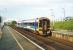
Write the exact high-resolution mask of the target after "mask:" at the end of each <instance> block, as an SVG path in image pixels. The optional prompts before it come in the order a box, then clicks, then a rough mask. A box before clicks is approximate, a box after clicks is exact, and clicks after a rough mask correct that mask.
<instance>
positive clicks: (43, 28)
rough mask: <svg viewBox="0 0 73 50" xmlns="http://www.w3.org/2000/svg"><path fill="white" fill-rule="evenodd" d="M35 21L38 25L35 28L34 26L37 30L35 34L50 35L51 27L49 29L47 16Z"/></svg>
mask: <svg viewBox="0 0 73 50" xmlns="http://www.w3.org/2000/svg"><path fill="white" fill-rule="evenodd" d="M37 23H38V24H37V25H38V26H37V28H35V31H36V32H38V33H37V34H39V35H43V36H51V35H52V32H51V29H50V20H49V19H48V18H45V17H41V18H38V22H37ZM35 25H36V24H35ZM35 25H34V26H35Z"/></svg>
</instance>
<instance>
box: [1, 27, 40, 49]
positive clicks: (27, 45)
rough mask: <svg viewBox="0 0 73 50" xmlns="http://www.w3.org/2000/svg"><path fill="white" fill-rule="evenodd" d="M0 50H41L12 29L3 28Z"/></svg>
mask: <svg viewBox="0 0 73 50" xmlns="http://www.w3.org/2000/svg"><path fill="white" fill-rule="evenodd" d="M0 50H41V49H40V48H38V47H37V46H35V45H34V44H32V43H31V42H29V41H28V40H27V39H26V38H24V37H23V36H21V35H20V34H19V33H17V32H16V31H14V30H13V29H12V28H10V27H8V26H5V27H4V28H3V35H2V38H1V40H0Z"/></svg>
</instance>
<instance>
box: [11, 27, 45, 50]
mask: <svg viewBox="0 0 73 50" xmlns="http://www.w3.org/2000/svg"><path fill="white" fill-rule="evenodd" d="M10 28H11V27H10ZM11 29H12V28H11ZM13 30H14V29H13ZM14 31H15V32H17V33H19V32H18V31H16V30H14ZM19 34H20V35H21V36H23V37H24V38H26V39H27V40H28V41H29V42H31V43H32V44H34V45H35V46H37V47H38V48H40V49H41V50H45V49H44V48H42V47H41V46H39V45H38V44H36V43H35V42H33V41H31V40H30V39H28V38H27V37H25V36H24V35H22V34H21V33H19Z"/></svg>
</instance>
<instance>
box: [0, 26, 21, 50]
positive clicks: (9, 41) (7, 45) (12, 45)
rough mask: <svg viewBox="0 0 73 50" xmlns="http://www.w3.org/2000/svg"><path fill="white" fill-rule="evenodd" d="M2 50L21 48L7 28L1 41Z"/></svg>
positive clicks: (4, 29) (0, 49)
mask: <svg viewBox="0 0 73 50" xmlns="http://www.w3.org/2000/svg"><path fill="white" fill-rule="evenodd" d="M0 50H20V47H19V46H18V44H17V43H16V41H15V40H14V38H13V37H12V35H11V34H10V33H9V31H8V30H7V28H6V27H4V28H3V35H2V38H1V40H0Z"/></svg>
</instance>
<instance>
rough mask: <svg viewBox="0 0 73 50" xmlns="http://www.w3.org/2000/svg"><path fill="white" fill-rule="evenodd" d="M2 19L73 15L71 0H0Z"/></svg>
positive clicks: (52, 18) (72, 0) (18, 19)
mask: <svg viewBox="0 0 73 50" xmlns="http://www.w3.org/2000/svg"><path fill="white" fill-rule="evenodd" d="M0 15H1V16H2V17H3V21H10V20H17V21H21V20H26V19H34V18H38V17H47V18H49V19H50V20H61V19H62V18H65V17H67V16H73V0H0Z"/></svg>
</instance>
